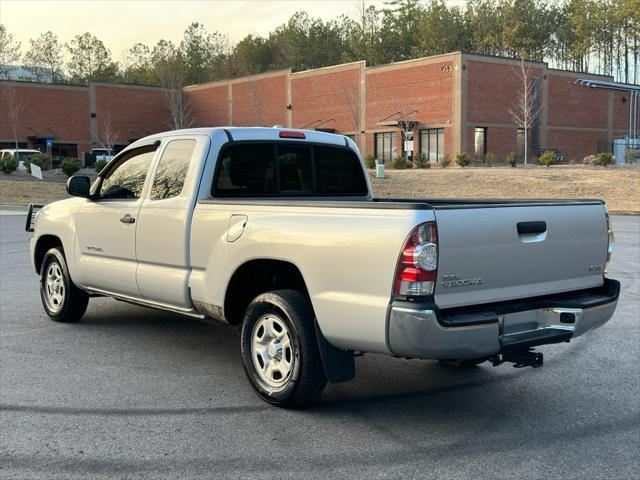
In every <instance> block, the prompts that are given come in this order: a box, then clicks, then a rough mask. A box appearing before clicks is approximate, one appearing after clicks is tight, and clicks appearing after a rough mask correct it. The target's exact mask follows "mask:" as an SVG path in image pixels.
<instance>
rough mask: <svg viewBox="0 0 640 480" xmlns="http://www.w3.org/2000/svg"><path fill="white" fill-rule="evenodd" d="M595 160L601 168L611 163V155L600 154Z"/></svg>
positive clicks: (607, 153)
mask: <svg viewBox="0 0 640 480" xmlns="http://www.w3.org/2000/svg"><path fill="white" fill-rule="evenodd" d="M596 158H597V160H598V165H602V166H603V167H606V166H607V165H611V164H612V163H613V154H612V153H609V152H600V153H599V154H598V156H597V157H596Z"/></svg>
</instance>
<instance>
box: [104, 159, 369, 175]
mask: <svg viewBox="0 0 640 480" xmlns="http://www.w3.org/2000/svg"><path fill="white" fill-rule="evenodd" d="M98 162H104V165H106V164H107V162H106V161H105V160H98V161H96V172H99V171H100V170H102V169H100V170H98ZM104 165H102V168H104ZM364 165H365V167H367V168H376V159H375V157H374V156H373V155H367V156H366V157H364Z"/></svg>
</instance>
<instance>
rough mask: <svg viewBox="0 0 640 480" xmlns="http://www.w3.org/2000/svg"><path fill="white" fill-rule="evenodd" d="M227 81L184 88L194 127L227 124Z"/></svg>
mask: <svg viewBox="0 0 640 480" xmlns="http://www.w3.org/2000/svg"><path fill="white" fill-rule="evenodd" d="M228 89H229V85H228V82H216V83H212V84H206V85H197V86H194V87H187V88H185V92H184V93H185V98H186V101H187V103H188V105H189V108H190V110H191V117H192V120H193V123H192V125H193V126H194V127H216V126H220V125H228V124H229V102H228V98H227V96H228Z"/></svg>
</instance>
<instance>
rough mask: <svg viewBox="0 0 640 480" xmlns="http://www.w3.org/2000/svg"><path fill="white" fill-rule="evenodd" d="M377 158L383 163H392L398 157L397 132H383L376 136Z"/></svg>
mask: <svg viewBox="0 0 640 480" xmlns="http://www.w3.org/2000/svg"><path fill="white" fill-rule="evenodd" d="M374 136H375V146H376V151H375V156H376V158H377V159H378V160H379V161H381V162H383V163H385V164H386V163H390V162H391V160H393V159H394V158H396V157H397V156H398V140H397V137H398V136H397V135H396V132H382V133H376V134H375V135H374Z"/></svg>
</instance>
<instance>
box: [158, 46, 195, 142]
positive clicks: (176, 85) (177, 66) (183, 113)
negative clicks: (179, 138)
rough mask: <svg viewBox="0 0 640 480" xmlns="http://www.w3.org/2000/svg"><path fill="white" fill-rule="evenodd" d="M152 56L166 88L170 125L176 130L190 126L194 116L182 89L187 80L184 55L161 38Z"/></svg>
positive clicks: (165, 95) (165, 94) (159, 76)
mask: <svg viewBox="0 0 640 480" xmlns="http://www.w3.org/2000/svg"><path fill="white" fill-rule="evenodd" d="M151 56H152V64H153V66H154V68H155V70H156V74H157V75H158V79H159V81H160V85H161V86H162V88H163V90H164V98H165V101H166V104H167V108H168V110H169V126H170V127H171V128H172V129H174V130H178V129H181V128H189V127H190V126H191V123H192V121H193V118H192V114H191V105H190V104H189V102H188V101H187V99H186V97H185V94H184V91H183V90H182V88H183V87H184V86H185V81H186V77H185V71H186V65H185V62H184V59H183V58H182V55H181V54H180V52H179V51H178V50H177V49H176V48H175V46H174V45H173V44H172V43H171V42H166V41H164V40H161V41H160V42H158V44H157V45H156V47H155V48H154V50H153V52H152V54H151Z"/></svg>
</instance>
